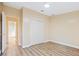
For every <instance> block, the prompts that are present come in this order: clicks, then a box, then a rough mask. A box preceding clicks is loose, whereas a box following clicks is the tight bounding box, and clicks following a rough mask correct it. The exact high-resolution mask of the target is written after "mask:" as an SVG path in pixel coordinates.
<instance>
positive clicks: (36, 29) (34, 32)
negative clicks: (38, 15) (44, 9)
mask: <svg viewBox="0 0 79 59" xmlns="http://www.w3.org/2000/svg"><path fill="white" fill-rule="evenodd" d="M30 39H31V44H38V43H42V42H43V41H44V24H43V22H41V21H36V20H32V21H31V24H30Z"/></svg>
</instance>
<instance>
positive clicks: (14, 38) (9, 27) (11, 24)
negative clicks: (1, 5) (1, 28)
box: [6, 16, 18, 55]
mask: <svg viewBox="0 0 79 59" xmlns="http://www.w3.org/2000/svg"><path fill="white" fill-rule="evenodd" d="M6 32H7V47H8V48H7V53H8V52H9V54H7V55H12V54H14V53H15V52H12V51H14V50H15V48H16V46H18V18H17V17H8V16H7V17H6Z"/></svg>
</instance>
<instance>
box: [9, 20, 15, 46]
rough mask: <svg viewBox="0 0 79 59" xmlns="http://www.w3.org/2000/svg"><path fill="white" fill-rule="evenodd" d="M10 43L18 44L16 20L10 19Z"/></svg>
mask: <svg viewBox="0 0 79 59" xmlns="http://www.w3.org/2000/svg"><path fill="white" fill-rule="evenodd" d="M8 44H9V45H11V46H13V45H15V44H16V22H15V21H8Z"/></svg>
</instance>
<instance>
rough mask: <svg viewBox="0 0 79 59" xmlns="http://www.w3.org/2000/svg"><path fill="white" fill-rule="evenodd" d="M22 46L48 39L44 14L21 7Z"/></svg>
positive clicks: (46, 20)
mask: <svg viewBox="0 0 79 59" xmlns="http://www.w3.org/2000/svg"><path fill="white" fill-rule="evenodd" d="M22 18H23V24H22V28H23V29H22V39H23V40H22V47H23V48H24V47H28V46H31V45H34V44H39V43H43V42H47V41H48V18H49V17H47V16H45V15H42V14H40V13H37V12H35V11H32V10H30V9H25V8H23V17H22Z"/></svg>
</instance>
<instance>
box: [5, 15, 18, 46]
mask: <svg viewBox="0 0 79 59" xmlns="http://www.w3.org/2000/svg"><path fill="white" fill-rule="evenodd" d="M9 18H13V19H12V20H10V19H9ZM8 21H13V22H16V44H17V45H18V17H14V16H6V35H7V44H8Z"/></svg>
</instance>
